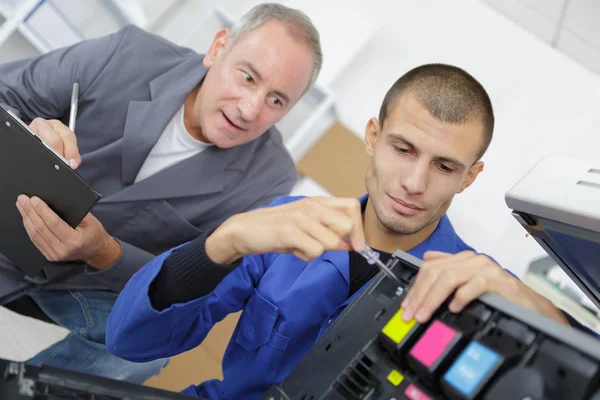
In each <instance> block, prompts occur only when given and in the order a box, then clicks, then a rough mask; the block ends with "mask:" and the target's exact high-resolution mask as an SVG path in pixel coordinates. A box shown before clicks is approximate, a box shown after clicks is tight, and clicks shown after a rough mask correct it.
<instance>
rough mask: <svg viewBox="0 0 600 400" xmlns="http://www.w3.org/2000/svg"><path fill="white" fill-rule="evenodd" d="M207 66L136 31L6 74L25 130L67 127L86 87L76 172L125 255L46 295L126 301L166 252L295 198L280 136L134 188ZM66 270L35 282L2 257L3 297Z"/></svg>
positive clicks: (187, 163)
mask: <svg viewBox="0 0 600 400" xmlns="http://www.w3.org/2000/svg"><path fill="white" fill-rule="evenodd" d="M202 58H203V55H200V54H197V53H195V52H193V51H191V50H189V49H186V48H183V47H179V46H176V45H174V44H172V43H170V42H168V41H166V40H164V39H162V38H160V37H157V36H154V35H152V34H149V33H147V32H145V31H142V30H140V29H138V28H135V27H132V26H129V27H126V28H124V29H122V30H120V31H119V32H117V33H114V34H111V35H109V36H105V37H102V38H99V39H94V40H88V41H84V42H81V43H79V44H76V45H74V46H72V47H68V48H64V49H59V50H57V51H54V52H51V53H48V54H46V55H43V56H41V57H37V58H32V59H25V60H19V61H16V62H12V63H7V64H2V65H0V103H3V106H4V107H7V106H8V108H9V109H12V110H16V111H17V113H18V114H20V116H21V118H22V119H23V120H24V121H26V122H29V121H31V120H32V119H34V118H35V117H42V118H47V119H51V118H54V119H59V120H61V121H62V122H63V123H64V124H65V125H66V124H67V123H68V118H69V106H70V95H71V89H72V85H73V82H74V81H78V82H79V85H80V89H79V92H80V96H79V114H78V118H77V127H76V135H77V140H78V145H79V150H80V152H81V154H82V157H83V162H82V164H81V166H80V167H79V168H78V170H77V171H78V172H79V174H80V175H81V176H82V177H83V178H85V179H86V180H87V181H88V182H90V183H91V184H92V185H93V186H94V187H95V188H96V189H97V190H98V191H99V192H100V193H102V195H103V198H102V199H101V200H100V202H99V203H98V204H97V205H96V207H94V209H93V210H92V213H93V214H94V215H95V216H96V217H97V218H98V219H99V220H100V221H101V222H102V224H103V225H104V227H105V229H106V230H107V231H108V232H109V233H110V234H111V235H113V236H114V237H115V238H117V239H118V240H119V241H120V242H121V243H122V246H123V254H122V256H121V257H120V259H119V260H118V261H117V262H116V263H115V264H114V265H113V266H112V267H111V268H109V269H107V270H105V271H97V270H94V269H93V268H91V267H90V266H87V265H84V264H83V263H79V264H80V269H81V271H80V272H79V273H77V274H76V275H75V276H73V277H72V278H70V279H68V280H66V281H64V282H60V283H56V284H52V283H51V284H50V285H48V288H51V289H98V290H112V291H115V292H119V291H120V290H121V289H122V287H123V286H124V284H125V283H126V282H127V280H128V279H129V278H130V277H131V276H132V275H133V274H134V273H135V272H136V271H138V270H139V269H140V268H141V267H142V266H143V265H144V264H145V263H146V262H148V261H149V260H151V259H152V258H154V257H155V256H156V255H158V254H160V253H161V252H163V251H165V250H167V249H170V248H172V247H174V246H176V245H179V244H181V243H184V242H186V241H189V240H191V239H193V238H194V237H196V236H197V235H198V234H199V232H201V231H203V230H207V229H211V228H214V227H216V226H218V225H219V224H220V223H221V222H222V221H223V220H225V219H226V218H227V217H229V216H231V215H232V214H236V213H240V212H243V211H247V210H250V209H252V208H255V207H258V206H261V205H264V204H267V203H269V202H270V201H271V200H272V199H273V198H275V197H277V196H280V195H285V194H288V193H289V192H290V190H291V189H292V187H293V185H294V184H295V182H296V180H297V173H296V169H295V166H294V163H293V160H292V158H291V157H290V155H289V153H288V152H287V150H286V149H285V147H284V145H283V141H282V138H281V135H280V133H279V132H278V131H277V130H276V129H275V128H271V129H269V130H268V131H267V132H266V133H265V134H264V135H262V136H261V137H259V138H258V139H256V140H254V141H252V142H250V143H247V144H245V145H242V146H237V147H234V148H231V149H219V148H217V147H215V146H213V147H209V148H208V149H206V150H205V151H203V152H201V153H200V154H198V155H196V156H194V157H191V158H188V159H187V160H184V161H182V162H180V163H178V164H175V165H173V166H171V167H169V168H167V169H165V170H162V171H161V172H159V173H157V174H155V175H153V176H151V177H149V178H147V179H145V180H143V181H140V182H138V183H136V184H134V183H133V182H134V179H135V177H136V176H137V173H138V171H139V170H140V168H141V166H142V163H143V162H144V160H145V159H146V156H147V155H148V153H149V152H150V150H151V149H152V147H153V146H154V144H155V143H156V141H157V140H158V138H159V136H160V134H161V133H162V131H163V129H164V128H165V127H166V125H167V123H168V122H169V120H170V119H171V118H172V117H173V115H174V114H175V112H177V110H178V109H179V108H180V107H181V106H182V105H183V102H184V100H185V98H186V96H187V95H188V93H189V92H190V91H191V90H192V89H193V88H194V87H195V86H196V85H197V83H198V82H200V81H201V80H202V79H203V78H204V75H205V74H206V69H205V68H204V67H203V65H202ZM0 229H1V226H0ZM65 264H66V265H63V264H52V263H48V265H47V266H45V267H44V273H43V274H41V275H40V276H36V277H33V278H30V277H24V276H23V275H22V274H21V273H20V271H19V270H18V269H16V268H15V267H14V266H13V265H12V264H11V262H10V261H9V260H8V259H7V258H6V257H4V256H2V255H1V254H0V296H2V295H4V294H6V293H10V292H13V291H14V290H16V289H18V288H20V287H22V286H23V285H25V284H26V283H27V282H28V281H29V282H36V283H45V282H48V281H50V282H52V280H53V278H56V277H57V276H58V275H61V274H63V273H64V272H65V271H66V270H67V269H68V268H69V267H72V266H73V265H76V263H65Z"/></svg>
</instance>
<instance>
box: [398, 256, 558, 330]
mask: <svg viewBox="0 0 600 400" xmlns="http://www.w3.org/2000/svg"><path fill="white" fill-rule="evenodd" d="M453 292H455V293H454V296H453V297H452V299H451V301H450V303H449V305H448V308H449V309H450V311H452V312H455V313H457V312H460V311H462V310H463V308H464V307H465V306H466V305H467V304H469V303H470V302H471V301H473V300H475V299H477V298H478V297H479V296H481V295H482V294H484V293H486V292H493V293H497V294H499V295H500V296H502V297H504V298H506V299H508V300H510V301H512V302H515V303H517V304H519V305H521V306H523V307H526V308H529V309H530V310H533V311H536V312H538V313H540V314H543V315H546V316H547V317H550V318H552V319H554V320H556V321H558V322H561V323H563V324H566V325H568V324H569V322H568V320H567V319H566V318H565V316H564V314H563V313H562V312H561V311H560V310H559V309H558V308H556V307H555V306H554V305H553V304H552V303H551V302H550V301H549V300H548V299H546V298H545V297H544V296H542V295H540V294H538V293H537V292H535V291H534V290H532V289H531V288H529V287H528V286H527V285H525V284H524V283H523V282H521V281H520V280H519V279H517V278H516V277H514V276H513V275H511V274H510V273H509V272H507V271H506V270H504V269H502V268H501V267H500V266H499V265H498V264H496V263H495V262H494V261H493V260H492V259H490V258H489V257H487V256H485V255H481V254H476V253H474V252H472V251H463V252H461V253H458V254H447V253H442V252H437V251H429V252H427V253H425V255H424V257H423V264H422V265H421V269H420V271H419V273H418V274H417V277H416V280H415V283H414V285H413V286H412V288H411V289H410V291H409V292H408V294H407V295H406V297H405V299H404V301H403V302H402V307H403V308H404V312H403V313H402V316H403V318H404V319H405V320H406V321H408V320H410V319H412V318H413V317H414V318H416V320H417V321H418V322H421V323H422V322H425V321H427V320H428V319H429V318H431V316H432V315H433V313H434V312H435V310H437V309H438V307H440V305H441V304H442V303H443V302H444V301H445V300H446V299H447V298H448V297H449V296H450V295H451V294H452V293H453Z"/></svg>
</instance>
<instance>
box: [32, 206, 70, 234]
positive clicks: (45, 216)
mask: <svg viewBox="0 0 600 400" xmlns="http://www.w3.org/2000/svg"><path fill="white" fill-rule="evenodd" d="M30 202H31V206H32V207H33V209H34V210H35V213H36V214H37V215H38V216H39V217H40V218H41V219H42V221H43V222H44V224H45V225H46V226H47V227H48V229H49V230H50V232H52V233H53V234H54V236H56V237H57V238H58V240H59V241H60V242H61V243H68V242H69V241H71V240H73V234H74V233H75V230H74V229H73V228H71V227H70V226H69V225H68V224H67V223H66V222H65V221H64V220H63V219H62V218H60V217H59V216H58V215H57V214H56V213H55V212H54V211H52V209H51V208H50V207H48V205H47V204H46V203H45V202H44V201H43V200H42V199H40V198H39V197H36V196H33V197H32V198H31V200H30Z"/></svg>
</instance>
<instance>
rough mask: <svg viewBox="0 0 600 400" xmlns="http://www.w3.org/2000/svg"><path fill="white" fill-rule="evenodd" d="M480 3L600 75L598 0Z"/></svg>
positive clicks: (493, 0)
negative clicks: (485, 4) (498, 12)
mask: <svg viewBox="0 0 600 400" xmlns="http://www.w3.org/2000/svg"><path fill="white" fill-rule="evenodd" d="M483 1H484V2H485V3H487V4H489V5H490V6H492V7H493V8H494V9H496V10H498V11H500V12H502V13H503V14H505V15H506V16H508V17H509V18H511V19H513V20H514V21H515V22H517V23H518V24H519V25H521V26H522V27H524V28H525V29H527V30H528V31H530V32H531V33H532V34H534V35H536V36H538V37H539V38H541V39H542V40H544V41H546V42H548V43H549V44H550V45H552V46H554V47H556V48H557V49H559V50H560V51H562V52H564V53H565V54H567V55H569V56H570V57H572V58H573V59H574V60H576V61H577V62H579V63H581V64H583V65H585V66H586V67H587V68H589V69H590V70H592V71H594V72H596V73H599V74H600V1H598V0H483Z"/></svg>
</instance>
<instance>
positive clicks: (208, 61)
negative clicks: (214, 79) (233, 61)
mask: <svg viewBox="0 0 600 400" xmlns="http://www.w3.org/2000/svg"><path fill="white" fill-rule="evenodd" d="M227 40H229V29H226V28H225V29H221V30H220V31H219V32H217V34H216V35H215V38H214V39H213V41H212V44H211V45H210V48H209V49H208V51H207V52H206V55H205V56H204V60H202V64H203V65H204V67H205V68H210V67H212V66H213V64H214V63H215V61H217V59H218V58H219V56H220V55H221V54H222V53H223V50H224V49H225V46H227Z"/></svg>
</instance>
